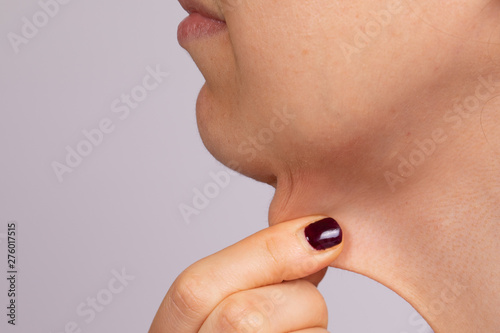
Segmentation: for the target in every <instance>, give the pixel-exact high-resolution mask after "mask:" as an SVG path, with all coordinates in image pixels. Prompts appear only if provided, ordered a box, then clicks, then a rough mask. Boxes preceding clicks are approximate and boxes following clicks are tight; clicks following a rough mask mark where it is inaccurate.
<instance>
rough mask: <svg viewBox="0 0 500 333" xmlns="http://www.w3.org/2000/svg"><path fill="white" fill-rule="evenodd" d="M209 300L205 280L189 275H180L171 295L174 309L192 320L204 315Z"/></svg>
mask: <svg viewBox="0 0 500 333" xmlns="http://www.w3.org/2000/svg"><path fill="white" fill-rule="evenodd" d="M207 299H208V297H207V288H206V287H205V286H204V285H203V279H202V278H201V277H199V276H197V275H193V274H189V273H182V274H181V275H179V277H178V278H177V280H176V281H175V282H174V285H173V286H172V290H171V293H170V303H171V304H172V307H173V308H174V309H176V310H177V311H178V312H180V314H182V315H183V316H186V317H190V318H192V317H195V316H197V315H200V314H202V313H203V309H204V308H205V304H206V300H207Z"/></svg>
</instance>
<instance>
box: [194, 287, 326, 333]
mask: <svg viewBox="0 0 500 333" xmlns="http://www.w3.org/2000/svg"><path fill="white" fill-rule="evenodd" d="M327 326H328V309H327V306H326V302H325V300H324V299H323V296H322V295H321V293H320V292H319V291H318V289H317V288H316V287H315V286H314V285H313V284H312V283H310V282H308V281H306V280H302V279H299V280H294V281H289V282H283V283H280V284H277V285H271V286H265V287H260V288H256V289H250V290H244V291H241V292H239V293H235V294H232V295H230V296H229V297H227V298H226V299H224V300H223V301H222V302H221V303H219V304H218V305H217V307H216V308H215V310H214V311H212V313H211V314H210V315H209V317H208V318H207V320H206V321H205V322H204V323H203V326H202V327H201V329H200V331H199V332H198V333H224V332H231V333H233V332H241V333H244V332H259V333H276V332H283V331H287V332H288V331H294V330H298V329H303V328H306V327H324V328H327Z"/></svg>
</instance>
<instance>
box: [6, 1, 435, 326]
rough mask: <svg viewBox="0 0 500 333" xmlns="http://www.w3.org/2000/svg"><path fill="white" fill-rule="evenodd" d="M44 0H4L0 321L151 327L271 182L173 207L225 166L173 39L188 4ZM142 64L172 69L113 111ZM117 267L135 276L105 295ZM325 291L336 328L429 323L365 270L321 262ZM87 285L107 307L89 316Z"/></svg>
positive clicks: (198, 79)
mask: <svg viewBox="0 0 500 333" xmlns="http://www.w3.org/2000/svg"><path fill="white" fill-rule="evenodd" d="M42 2H50V1H49V0H43V1H42ZM40 11H41V7H40V4H39V3H38V2H36V1H26V0H23V1H6V0H2V2H0V22H1V25H0V36H1V38H0V57H1V59H2V61H1V67H0V110H1V112H2V120H1V121H0V152H1V158H0V171H1V172H0V305H1V309H2V310H0V318H2V319H1V321H0V331H1V332H39V333H60V332H65V326H66V325H69V327H70V326H71V325H72V324H68V323H71V322H75V323H76V324H77V325H78V328H79V329H80V330H81V332H145V331H147V329H148V327H149V325H150V322H151V320H152V318H153V316H154V314H155V313H156V310H157V307H158V305H159V303H160V302H161V300H162V298H163V296H164V294H165V293H166V291H167V290H168V288H169V286H170V284H171V283H172V282H173V280H174V279H175V277H176V276H177V275H178V274H179V273H180V272H181V271H182V270H183V269H184V268H186V267H187V266H189V265H190V264H192V263H193V262H195V261H196V260H198V259H200V258H203V257H205V256H207V255H209V254H211V253H213V252H216V251H218V250H220V249H222V248H225V247H227V246H228V245H230V244H233V243H235V242H237V241H239V240H241V239H242V238H244V237H246V236H248V235H250V234H252V233H254V232H256V231H258V230H260V229H262V228H265V227H266V226H267V209H268V205H269V203H270V200H271V198H272V194H273V189H272V188H271V187H269V186H268V185H265V184H260V183H257V182H255V181H253V180H252V179H248V178H245V177H243V176H240V175H233V176H231V178H230V183H229V185H228V186H226V187H224V188H221V189H220V193H218V195H216V196H215V197H214V198H213V199H210V201H209V204H208V206H207V207H206V208H204V209H202V210H200V214H199V215H197V216H193V217H192V218H191V222H190V223H189V224H188V223H186V221H185V220H184V219H183V217H182V215H181V213H180V211H179V205H180V204H182V203H184V204H187V205H192V200H193V196H194V190H195V189H203V188H204V186H206V185H207V184H209V183H210V182H211V181H212V179H211V177H210V173H211V172H220V171H224V170H226V171H227V169H226V168H225V167H224V166H222V165H221V164H220V163H218V162H217V161H215V159H214V158H213V157H212V156H211V155H210V154H209V153H208V152H207V151H206V150H205V148H204V146H203V144H202V142H201V140H200V138H199V135H198V131H197V128H196V120H195V100H196V96H197V94H198V91H199V89H200V87H201V85H202V83H203V79H202V76H201V74H200V73H199V72H198V70H197V68H196V66H195V65H194V63H193V62H192V60H191V59H190V57H189V55H188V54H187V52H185V51H184V50H183V49H181V48H180V47H179V46H178V44H177V39H176V30H177V25H178V24H179V22H180V21H181V19H182V18H183V17H185V16H186V14H185V12H184V11H183V10H182V9H181V7H180V6H179V5H178V3H177V2H176V1H171V0H170V1H165V0H161V1H160V0H150V1H132V0H108V1H96V0H90V1H89V0H87V1H77V0H73V1H71V2H69V3H68V4H64V5H62V4H61V5H59V10H58V12H57V13H55V15H53V17H49V20H48V22H43V15H42V14H40V13H39V12H40ZM37 13H38V14H37ZM34 15H35V17H36V19H38V20H41V21H39V22H41V23H40V24H44V23H46V25H45V26H43V27H40V28H38V33H37V34H36V35H35V36H33V37H32V38H31V39H28V42H27V43H26V44H21V45H20V46H19V52H18V53H16V52H15V50H14V48H13V46H12V44H11V42H10V41H9V39H8V34H9V33H16V34H18V35H21V33H22V27H23V24H24V23H23V17H26V18H27V19H28V20H29V21H31V22H33V16H34ZM37 15H38V16H37ZM46 17H48V16H46ZM148 66H150V67H151V68H156V67H157V66H159V68H160V69H161V70H162V71H164V72H168V73H169V76H168V78H166V79H164V81H163V82H162V83H161V84H160V85H159V86H158V87H157V89H155V90H154V91H151V92H149V93H148V95H147V97H146V98H145V99H144V100H143V101H142V102H141V103H140V104H139V105H138V106H137V108H136V109H134V110H132V111H131V112H130V115H129V117H128V118H126V119H123V120H122V119H120V118H119V115H120V114H117V113H114V112H112V110H111V103H112V102H113V101H114V100H115V99H116V98H120V96H121V95H122V94H124V93H130V92H131V90H132V89H134V87H137V86H138V85H141V84H142V78H143V77H144V76H145V75H146V74H147V70H146V68H147V67H148ZM105 118H108V119H109V120H110V121H111V122H112V124H113V126H114V131H113V132H111V133H109V134H105V135H104V137H103V140H102V143H100V144H99V145H98V146H95V147H94V148H93V150H92V152H91V153H90V154H89V155H88V156H86V157H84V158H83V160H82V162H81V164H80V165H79V166H78V167H75V168H74V170H73V171H72V172H71V173H66V174H64V175H63V181H62V182H60V181H59V180H58V178H57V176H56V175H55V172H54V170H53V167H52V163H53V162H54V161H57V162H60V163H64V159H65V156H66V146H70V147H72V148H73V149H75V148H76V147H77V145H78V144H79V142H81V141H82V140H84V139H85V136H84V135H83V134H82V131H83V130H87V131H89V130H91V129H94V128H97V127H98V125H99V122H100V121H101V120H102V119H105ZM9 221H17V225H18V227H17V228H18V237H17V242H18V243H17V246H18V252H17V257H18V262H17V265H18V271H19V274H18V281H17V292H18V295H17V305H18V308H17V325H16V326H15V327H12V326H11V325H8V324H7V323H6V322H7V317H6V312H7V310H6V306H7V302H8V299H7V289H8V286H7V281H6V276H7V274H6V271H7V266H6V265H7V263H6V249H7V240H6V238H5V237H6V235H5V234H6V232H7V231H6V230H7V223H8V222H9ZM122 269H125V272H126V274H128V275H129V276H133V277H134V279H133V280H132V281H128V282H127V285H126V286H125V287H123V288H121V289H122V290H120V292H116V293H115V294H113V293H110V292H109V287H108V284H109V283H110V281H114V280H113V270H116V271H121V270H122ZM117 286H118V284H116V285H115V287H117ZM320 290H321V291H322V292H323V295H324V296H325V298H326V300H327V302H328V306H329V311H330V326H329V328H330V330H331V331H332V332H395V333H404V332H406V333H414V332H429V330H428V328H427V327H426V325H425V324H423V322H422V320H420V319H419V318H418V317H417V316H416V315H415V310H413V308H412V307H411V306H409V305H408V303H406V302H405V301H404V300H403V299H401V298H400V297H399V296H398V295H396V294H395V293H393V292H392V291H390V290H388V289H387V288H385V287H383V286H382V285H380V284H378V283H376V282H374V281H371V280H369V279H367V278H365V277H362V276H359V275H357V274H353V273H350V272H345V271H340V270H334V269H330V270H329V273H328V275H327V277H326V278H325V279H324V281H323V282H322V284H321V285H320ZM110 295H111V296H112V298H111V299H110V298H109V296H110ZM96 297H100V300H101V301H105V303H106V305H105V306H103V307H102V308H100V309H99V310H100V312H98V311H94V314H95V316H91V315H90V314H89V312H88V309H90V308H89V307H88V305H86V302H88V300H89V298H96ZM106 297H108V298H106ZM79 307H80V310H82V309H84V310H85V309H87V314H86V315H82V313H81V312H80V313H78V312H77V309H78V308H79ZM67 331H71V330H67ZM76 331H78V330H76Z"/></svg>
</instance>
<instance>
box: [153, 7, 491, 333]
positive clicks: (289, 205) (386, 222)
mask: <svg viewBox="0 0 500 333" xmlns="http://www.w3.org/2000/svg"><path fill="white" fill-rule="evenodd" d="M200 2H201V3H203V4H204V5H205V6H206V7H207V8H211V9H213V10H214V11H215V12H216V13H217V14H218V15H219V17H220V18H221V19H224V20H225V21H226V23H227V30H226V31H223V32H221V33H220V34H217V35H216V36H212V37H210V38H205V39H198V40H195V41H190V42H189V43H187V44H186V45H183V46H184V47H185V48H186V49H187V50H188V51H189V53H190V55H191V56H192V58H193V59H194V61H195V62H196V64H197V66H198V67H199V69H200V71H201V73H202V74H203V76H204V77H205V79H206V84H205V85H204V86H203V88H202V89H201V91H200V95H199V98H198V101H197V119H198V127H199V130H200V135H201V137H202V139H203V142H204V144H205V146H206V147H207V149H208V150H209V151H210V152H211V153H212V154H213V155H214V156H215V157H216V158H217V159H218V160H219V161H221V162H222V163H224V164H226V165H228V166H229V167H231V168H233V169H235V170H237V171H239V172H241V173H243V174H245V175H247V176H249V177H252V178H254V179H256V180H258V181H261V182H265V183H268V184H269V185H272V186H274V187H275V188H276V192H275V196H274V198H273V201H272V203H271V206H270V210H269V223H270V225H271V226H273V225H276V224H280V223H283V222H285V221H289V220H292V219H296V218H299V217H303V216H310V215H315V214H321V215H325V216H332V217H334V218H335V219H336V220H337V221H338V222H339V223H340V225H341V226H342V229H343V232H344V235H345V245H344V248H343V251H342V254H341V255H340V256H339V257H338V258H337V259H336V260H335V261H334V262H332V263H330V265H331V266H333V267H338V268H341V269H346V270H350V271H354V272H357V273H360V274H363V275H365V276H368V277H370V278H372V279H374V280H376V281H378V282H380V283H382V284H384V285H385V286H387V287H388V288H390V289H392V290H394V291H395V292H397V293H398V294H399V295H401V296H402V297H403V298H404V299H406V300H407V301H408V302H409V303H410V304H411V305H412V306H414V307H415V309H416V310H417V311H418V312H419V313H420V314H421V315H422V316H423V317H424V318H425V319H426V320H427V322H428V323H429V324H430V326H431V327H432V328H433V329H434V331H435V332H493V331H494V330H495V329H497V328H498V327H500V320H499V317H498V313H500V303H499V302H500V300H499V297H498V295H499V294H500V279H499V276H500V267H499V263H500V255H499V253H500V247H499V242H498V239H499V236H500V232H499V225H500V224H499V223H500V135H499V133H500V131H498V129H499V128H500V47H498V45H497V44H500V21H499V20H498V17H500V16H499V14H500V2H498V1H490V0H467V1H466V0H451V1H434V0H407V1H389V0H385V1H379V0H374V1H360V0H353V1H331V0H315V1H269V0H267V1H264V0H252V1H249V0H201V1H200ZM383 10H385V11H389V12H390V13H391V14H390V16H389V17H390V19H387V20H386V22H387V24H384V25H383V24H381V23H380V24H379V25H380V27H381V28H380V31H379V32H378V33H372V36H368V37H366V36H367V31H366V29H367V27H369V26H370V24H371V26H372V27H373V22H378V21H377V19H376V18H375V17H376V14H375V15H374V13H380V12H381V11H383ZM358 28H359V29H361V31H362V32H363V33H364V35H365V36H362V37H360V35H357V34H358V33H359V30H357V29H358ZM346 45H350V46H351V47H356V50H357V51H355V52H354V53H352V52H351V53H349V52H347V53H346ZM350 50H351V51H352V50H353V48H350ZM276 112H282V113H285V114H287V117H288V119H290V121H289V122H288V123H287V124H286V126H284V127H283V128H281V129H280V130H274V131H273V136H272V140H267V141H266V143H265V144H260V145H258V146H255V145H253V146H252V145H251V144H249V142H251V139H252V138H254V139H255V138H258V137H259V134H260V133H262V129H265V128H267V129H269V128H271V124H272V123H273V118H275V117H276ZM430 140H431V141H430ZM250 148H253V150H251V149H250ZM250 151H252V152H253V153H252V154H251V153H250ZM410 161H411V162H413V163H411V162H410ZM248 250H249V251H252V249H251V248H249V249H248ZM195 265H196V264H195ZM158 315H160V316H161V315H162V314H161V311H159V314H158ZM158 315H157V316H158ZM163 315H165V314H163ZM170 320H173V319H170ZM166 331H168V330H166Z"/></svg>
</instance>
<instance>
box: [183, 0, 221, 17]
mask: <svg viewBox="0 0 500 333" xmlns="http://www.w3.org/2000/svg"><path fill="white" fill-rule="evenodd" d="M179 3H180V4H181V6H182V8H184V10H185V11H186V12H188V13H189V14H191V13H198V14H200V15H202V16H205V17H207V18H210V19H212V20H217V21H222V22H225V20H224V18H223V17H221V15H219V14H218V13H217V12H216V11H215V10H211V9H210V8H207V7H205V6H204V5H203V4H201V3H199V2H198V1H197V0H179Z"/></svg>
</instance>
